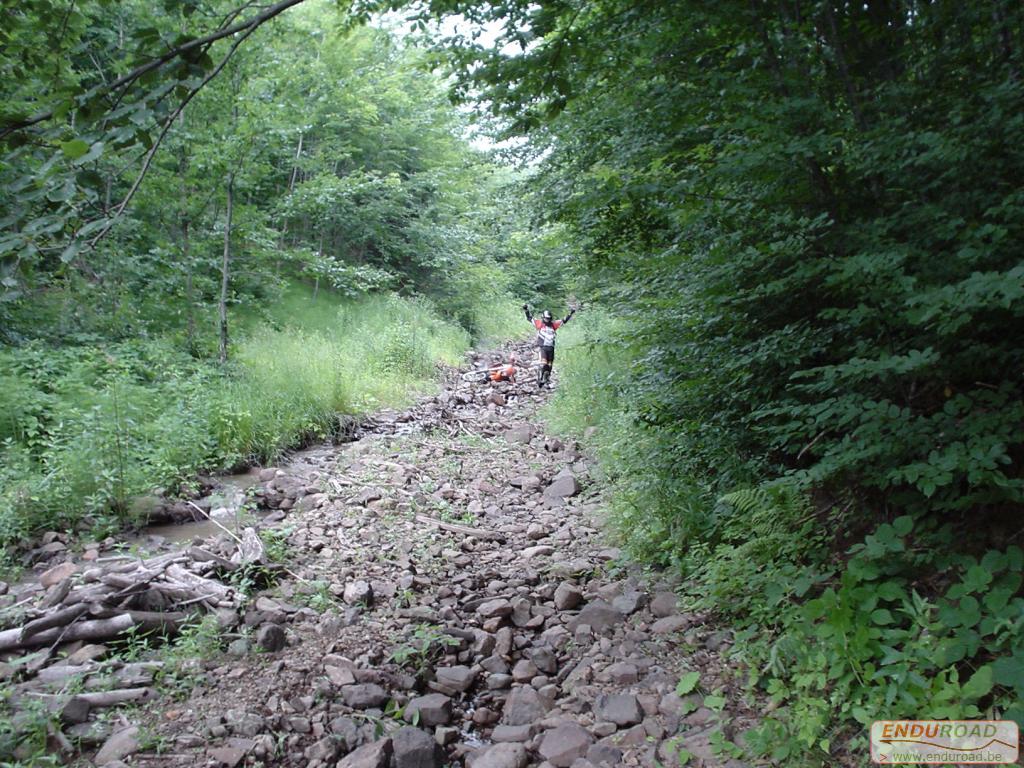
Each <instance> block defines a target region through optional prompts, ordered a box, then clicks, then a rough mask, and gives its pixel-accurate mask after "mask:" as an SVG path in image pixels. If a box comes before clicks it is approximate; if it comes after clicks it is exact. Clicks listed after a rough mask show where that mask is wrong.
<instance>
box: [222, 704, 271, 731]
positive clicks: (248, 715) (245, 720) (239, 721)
mask: <svg viewBox="0 0 1024 768" xmlns="http://www.w3.org/2000/svg"><path fill="white" fill-rule="evenodd" d="M224 722H225V723H227V726H228V728H230V729H231V732H232V733H236V734H238V735H239V736H249V737H252V736H256V735H257V734H259V733H262V732H263V727H264V725H265V723H264V721H263V718H262V717H260V716H259V715H257V714H254V713H252V712H242V711H240V710H235V709H229V710H228V711H227V712H225V713H224Z"/></svg>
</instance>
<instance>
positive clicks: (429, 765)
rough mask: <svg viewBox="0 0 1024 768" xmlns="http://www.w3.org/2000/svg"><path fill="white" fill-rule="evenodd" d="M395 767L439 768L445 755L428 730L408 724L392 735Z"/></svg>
mask: <svg viewBox="0 0 1024 768" xmlns="http://www.w3.org/2000/svg"><path fill="white" fill-rule="evenodd" d="M391 747H392V749H393V751H394V764H395V768H438V767H439V766H440V765H441V762H442V760H443V756H442V754H441V749H440V747H439V746H438V745H437V742H436V741H434V739H433V737H432V736H431V735H430V734H429V733H427V732H426V731H421V730H420V729H419V728H413V727H412V726H409V725H406V726H403V727H401V728H399V729H398V730H397V731H396V732H395V733H394V734H393V735H392V736H391Z"/></svg>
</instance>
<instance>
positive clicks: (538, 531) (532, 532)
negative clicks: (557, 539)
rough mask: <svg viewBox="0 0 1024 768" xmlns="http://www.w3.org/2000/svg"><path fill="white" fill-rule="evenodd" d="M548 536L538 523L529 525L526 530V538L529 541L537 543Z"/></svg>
mask: <svg viewBox="0 0 1024 768" xmlns="http://www.w3.org/2000/svg"><path fill="white" fill-rule="evenodd" d="M548 535H549V531H548V529H547V528H545V527H544V526H543V525H541V524H540V523H530V525H529V527H527V529H526V538H528V539H529V540H530V541H539V540H540V539H543V538H546V537H547V536H548Z"/></svg>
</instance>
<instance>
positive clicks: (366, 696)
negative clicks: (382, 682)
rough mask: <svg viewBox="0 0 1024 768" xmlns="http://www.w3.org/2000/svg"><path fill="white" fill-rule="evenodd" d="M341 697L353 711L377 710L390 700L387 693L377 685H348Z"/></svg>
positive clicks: (342, 690)
mask: <svg viewBox="0 0 1024 768" xmlns="http://www.w3.org/2000/svg"><path fill="white" fill-rule="evenodd" d="M341 696H342V698H343V699H344V700H345V703H346V704H347V705H348V706H350V707H352V709H376V708H378V707H382V706H384V705H385V704H386V703H387V701H388V699H389V698H390V697H389V696H388V693H387V691H385V690H384V689H383V688H381V687H380V686H379V685H377V684H375V683H364V684H362V685H346V686H345V687H344V688H342V689H341Z"/></svg>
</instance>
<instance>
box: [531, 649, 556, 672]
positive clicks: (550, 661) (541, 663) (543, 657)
mask: <svg viewBox="0 0 1024 768" xmlns="http://www.w3.org/2000/svg"><path fill="white" fill-rule="evenodd" d="M529 656H530V661H532V662H533V663H534V664H535V665H536V666H537V669H539V670H540V671H541V672H544V673H545V674H548V675H553V674H555V673H557V672H558V657H557V656H555V654H554V652H553V651H552V650H551V649H550V648H534V649H533V650H532V651H530V654H529Z"/></svg>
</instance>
